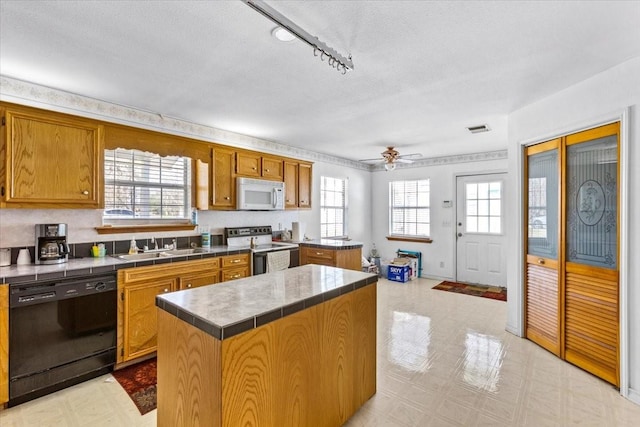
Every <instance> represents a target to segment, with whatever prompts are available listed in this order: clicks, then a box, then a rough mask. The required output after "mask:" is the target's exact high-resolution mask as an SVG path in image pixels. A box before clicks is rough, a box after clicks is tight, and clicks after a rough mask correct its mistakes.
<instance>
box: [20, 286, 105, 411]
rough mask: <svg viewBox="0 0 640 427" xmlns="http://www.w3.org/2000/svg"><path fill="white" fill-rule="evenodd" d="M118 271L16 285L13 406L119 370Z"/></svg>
mask: <svg viewBox="0 0 640 427" xmlns="http://www.w3.org/2000/svg"><path fill="white" fill-rule="evenodd" d="M116 321H117V285H116V277H115V275H101V276H89V277H82V278H80V277H78V278H72V279H64V280H56V281H43V282H33V283H25V284H15V285H10V289H9V406H15V405H18V404H20V403H23V402H26V401H28V400H32V399H35V398H37V397H40V396H43V395H45V394H48V393H51V392H54V391H57V390H60V389H62V388H65V387H69V386H71V385H74V384H78V383H80V382H82V381H85V380H87V379H89V378H93V377H96V376H99V375H102V374H105V373H107V372H110V371H112V370H113V366H114V365H115V361H116Z"/></svg>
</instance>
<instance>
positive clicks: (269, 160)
mask: <svg viewBox="0 0 640 427" xmlns="http://www.w3.org/2000/svg"><path fill="white" fill-rule="evenodd" d="M282 165H283V163H282V159H279V158H275V157H264V156H263V157H262V177H263V178H266V179H273V180H274V181H282V180H283V179H284V172H283V167H282Z"/></svg>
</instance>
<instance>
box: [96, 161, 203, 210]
mask: <svg viewBox="0 0 640 427" xmlns="http://www.w3.org/2000/svg"><path fill="white" fill-rule="evenodd" d="M190 166H191V159H189V158H186V157H176V156H167V157H161V156H160V155H158V154H154V153H148V152H142V151H138V150H125V149H116V150H105V160H104V171H105V192H104V193H105V197H104V198H105V206H104V207H105V210H104V216H105V218H140V219H148V218H151V219H178V218H180V219H181V218H187V217H188V216H189V208H190V204H191V203H190V198H191V197H190V196H191V188H190V187H191V185H190V184H191V167H190Z"/></svg>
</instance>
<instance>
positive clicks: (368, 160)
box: [358, 157, 384, 163]
mask: <svg viewBox="0 0 640 427" xmlns="http://www.w3.org/2000/svg"><path fill="white" fill-rule="evenodd" d="M358 161H359V162H365V163H367V162H370V163H373V162H375V163H377V162H382V161H384V159H383V158H382V157H378V158H376V159H361V160H358Z"/></svg>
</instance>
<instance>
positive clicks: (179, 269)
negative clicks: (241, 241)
mask: <svg viewBox="0 0 640 427" xmlns="http://www.w3.org/2000/svg"><path fill="white" fill-rule="evenodd" d="M218 268H220V258H207V259H199V260H193V261H183V262H176V263H174V264H160V265H149V266H146V267H134V268H127V269H124V270H120V271H119V273H118V279H119V280H120V277H121V276H120V275H122V279H121V280H122V281H124V283H135V282H140V281H147V280H152V279H158V278H163V277H167V276H180V275H181V274H188V273H196V272H198V271H201V272H206V271H208V270H212V269H218Z"/></svg>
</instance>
